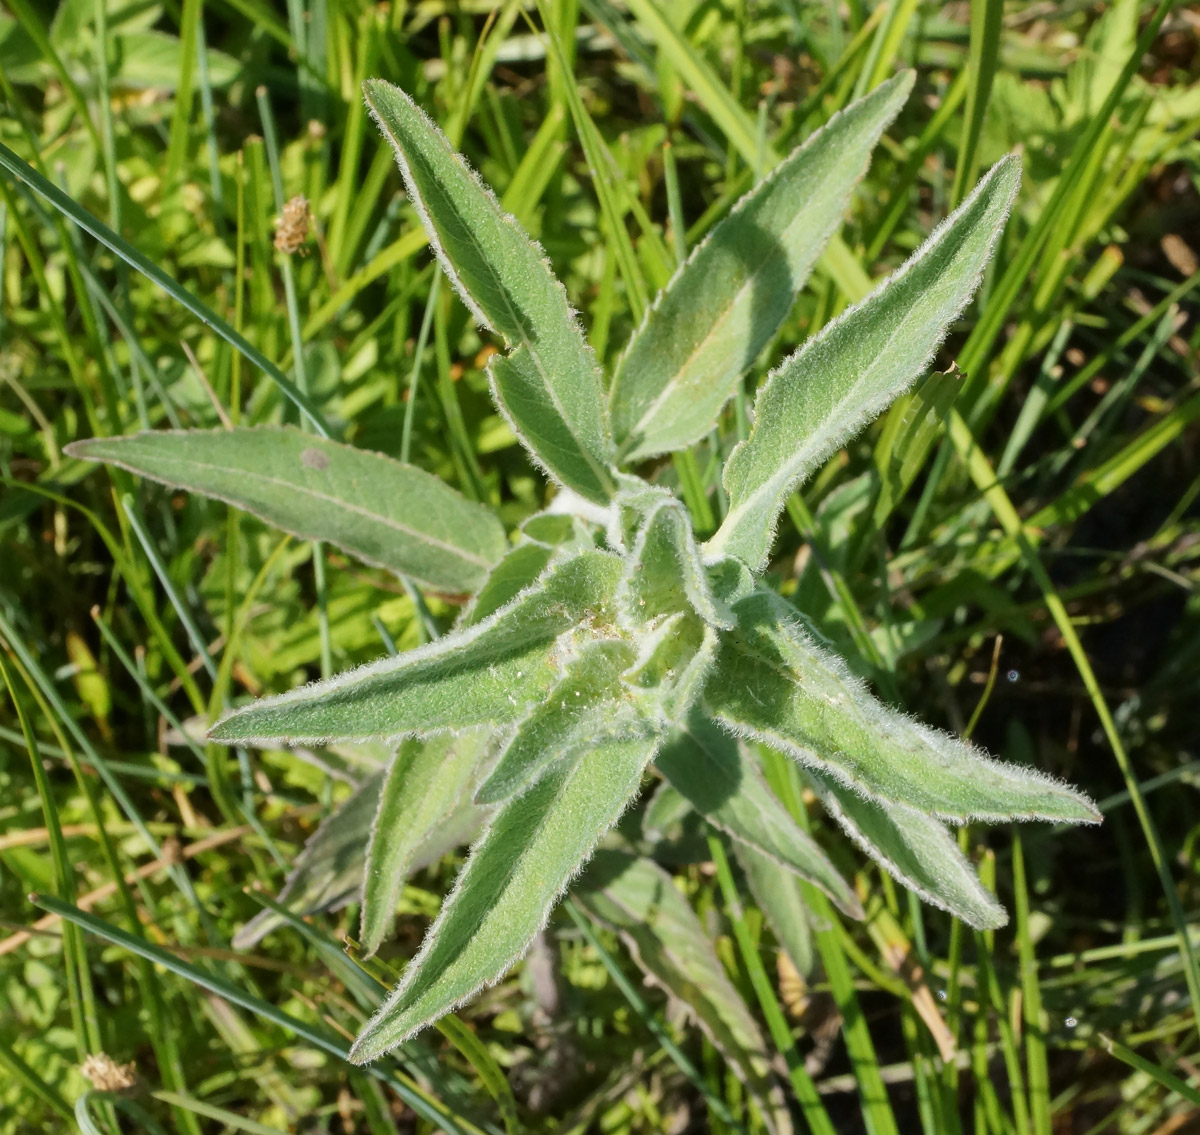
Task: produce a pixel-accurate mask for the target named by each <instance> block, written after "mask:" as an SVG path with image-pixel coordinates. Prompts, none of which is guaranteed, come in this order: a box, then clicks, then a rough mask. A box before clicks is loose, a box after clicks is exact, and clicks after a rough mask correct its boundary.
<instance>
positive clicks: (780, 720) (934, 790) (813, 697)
mask: <svg viewBox="0 0 1200 1135" xmlns="http://www.w3.org/2000/svg"><path fill="white" fill-rule="evenodd" d="M734 611H735V613H736V614H737V616H738V624H739V625H738V630H737V631H736V632H734V633H733V634H731V635H729V636H727V637H726V639H725V640H724V642H723V645H722V651H721V654H720V656H719V658H718V661H717V666H716V670H715V672H714V674H713V676H712V678H711V679H710V680H709V682H708V684H707V685H706V686H705V692H704V698H705V702H706V703H707V706H708V708H709V711H710V712H711V713H712V714H713V715H714V716H715V717H716V718H717V719H718V720H719V721H720V722H721V723H722V724H723V725H725V726H726V727H727V728H729V729H730V730H731V731H733V732H734V733H737V734H739V735H742V736H747V737H753V738H755V739H756V740H759V741H762V742H764V743H765V744H768V745H771V746H772V747H774V748H776V749H778V750H779V751H780V752H782V753H785V754H787V755H788V756H790V757H792V758H793V759H794V760H796V761H798V762H799V763H800V764H802V765H805V766H807V767H809V768H814V769H817V770H818V771H820V772H822V773H825V774H828V775H829V776H831V777H833V778H835V779H836V780H838V781H839V782H840V783H842V784H843V785H845V786H846V787H847V788H849V789H850V790H852V791H854V792H858V793H861V794H864V795H868V796H871V797H874V798H876V799H879V800H883V801H886V802H890V803H895V804H907V805H909V806H910V807H912V808H915V809H918V810H920V811H923V812H929V813H932V814H933V815H935V816H939V817H941V818H942V819H945V820H949V821H951V822H955V823H965V822H967V821H968V820H972V819H989V820H1008V819H1046V820H1059V821H1063V822H1066V823H1096V822H1098V821H1099V820H1100V814H1099V813H1098V812H1097V811H1096V810H1095V806H1094V805H1093V804H1092V803H1091V801H1090V800H1088V799H1087V798H1086V797H1085V796H1082V795H1080V794H1079V793H1077V792H1075V791H1074V790H1072V789H1070V788H1068V787H1066V786H1065V785H1063V784H1060V783H1058V782H1057V781H1054V780H1052V779H1050V777H1048V776H1046V775H1045V774H1043V773H1039V772H1037V771H1035V770H1033V769H1028V768H1023V767H1021V766H1018V765H1010V764H1004V763H1002V762H1000V761H995V760H992V759H991V758H990V757H987V756H985V755H984V754H983V753H982V752H980V751H979V750H978V749H976V748H974V747H972V746H970V745H968V744H967V743H965V742H963V741H960V740H959V739H958V738H956V737H953V736H951V735H950V734H948V733H941V732H939V731H937V730H934V729H930V728H929V727H928V726H926V725H923V724H921V723H919V722H917V721H915V720H913V719H912V718H910V717H907V716H905V715H904V714H902V713H900V712H899V711H897V710H894V709H891V708H889V707H888V706H886V705H884V704H883V703H882V702H880V701H878V700H877V699H876V698H875V697H873V696H872V695H871V694H870V693H869V692H868V691H867V690H866V688H865V687H864V686H863V684H862V682H861V681H859V680H858V679H857V678H855V677H854V676H853V675H852V674H851V673H850V671H849V670H848V669H847V668H846V665H845V663H843V662H842V660H841V659H840V658H838V657H837V656H835V655H833V654H832V653H830V652H829V651H827V650H826V649H824V648H823V647H821V646H820V645H818V642H817V640H816V638H814V636H813V635H812V633H811V632H810V631H809V630H808V629H807V628H806V625H805V624H804V622H803V620H802V618H801V616H800V614H799V612H797V611H796V609H795V608H794V607H792V606H791V604H789V603H788V602H787V601H786V600H784V599H781V598H779V597H778V596H776V595H773V594H771V593H769V592H765V591H760V592H758V593H756V594H755V595H752V596H750V597H749V598H747V599H743V600H742V601H741V602H740V603H738V605H737V606H736V607H735V608H734Z"/></svg>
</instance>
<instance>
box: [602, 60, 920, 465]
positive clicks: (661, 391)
mask: <svg viewBox="0 0 1200 1135" xmlns="http://www.w3.org/2000/svg"><path fill="white" fill-rule="evenodd" d="M912 84H913V75H912V72H906V73H904V74H903V75H898V76H896V77H895V78H894V79H891V80H889V81H888V82H887V83H884V84H883V85H882V86H880V87H878V88H877V89H876V90H875V91H873V92H872V93H871V94H870V95H868V96H867V97H866V98H864V99H862V100H860V101H859V102H856V103H854V104H852V105H851V106H849V107H847V108H846V109H845V110H844V111H842V112H841V113H839V114H835V115H834V116H833V118H831V119H830V120H829V122H828V123H827V124H826V125H825V126H824V127H823V128H822V129H821V130H818V131H817V132H816V133H815V134H814V135H812V137H811V138H809V140H808V141H807V142H806V143H805V144H804V145H803V146H801V147H800V148H799V149H797V150H795V151H793V153H792V154H791V155H790V156H789V157H787V158H786V159H785V160H784V161H782V162H781V163H780V164H779V165H778V166H776V167H775V169H774V170H772V171H771V173H770V174H769V175H768V176H767V177H766V178H765V179H764V180H763V181H762V182H761V183H760V184H759V185H757V186H756V187H755V188H754V189H753V190H751V191H750V192H749V193H748V194H746V196H745V197H743V198H742V199H741V201H739V202H738V204H737V205H736V206H735V208H734V209H733V211H732V212H731V213H730V214H729V215H728V216H727V217H726V218H725V219H724V220H722V221H721V222H720V223H719V224H718V225H717V226H716V227H715V228H714V229H713V230H712V232H711V233H710V234H709V235H708V237H707V238H706V239H705V240H704V241H703V242H702V243H701V244H699V245H697V247H696V248H695V249H694V250H693V252H692V254H691V255H690V256H689V257H688V259H687V260H686V261H685V262H684V263H683V265H682V266H681V267H680V269H679V271H678V272H676V274H675V276H674V277H673V278H672V279H671V281H670V283H669V284H668V285H667V286H666V288H664V289H663V291H662V292H661V293H660V294H659V296H658V298H657V299H656V300H655V302H654V305H653V307H652V308H651V309H650V310H649V312H648V313H647V315H646V318H645V320H644V321H643V322H642V324H641V326H640V327H639V328H638V329H637V330H636V331H635V333H634V335H633V338H632V339H631V340H630V343H629V346H628V348H627V349H626V351H625V353H624V355H623V356H622V358H621V360H620V362H619V363H618V365H617V370H616V373H615V375H614V376H613V385H612V390H611V392H610V396H609V407H610V412H611V415H612V425H613V433H614V435H615V438H616V443H617V450H618V453H619V454H620V456H621V458H622V459H623V460H625V461H629V462H635V461H640V460H643V459H645V458H647V457H653V456H655V455H656V454H660V453H667V452H670V451H672V450H676V449H682V448H683V447H684V446H687V445H690V444H692V443H693V442H694V441H697V440H699V439H700V438H701V437H703V436H704V435H705V434H706V433H707V432H708V431H709V430H710V429H712V426H713V422H714V420H715V419H716V416H717V414H718V413H719V411H720V409H721V407H722V406H723V405H724V404H725V402H726V401H727V400H728V398H729V397H730V396H731V395H732V394H733V390H734V385H735V383H736V382H737V380H738V378H739V377H740V376H741V375H742V374H743V373H745V371H746V369H747V368H748V367H749V366H750V364H751V363H752V362H753V361H754V359H755V357H756V356H757V355H758V353H759V351H761V350H762V348H763V347H764V346H765V345H766V343H767V341H768V340H769V339H770V338H771V336H772V335H774V333H775V332H776V330H777V329H778V328H779V325H780V324H781V323H782V322H783V320H784V319H785V318H786V317H787V314H788V312H789V311H790V310H791V307H792V302H793V300H794V299H795V296H796V293H797V292H798V291H799V290H800V288H801V287H802V286H803V285H804V282H805V280H806V279H807V278H808V275H809V273H810V272H811V270H812V267H813V265H814V264H815V263H816V260H817V257H818V256H819V255H820V253H821V250H822V249H823V248H824V247H825V245H826V243H827V242H828V240H829V238H830V237H831V236H832V235H833V233H834V232H835V231H836V229H837V227H838V225H840V224H841V222H842V218H843V216H844V214H845V212H846V207H847V205H848V203H849V201H850V195H851V193H852V192H853V190H854V187H855V185H857V184H858V182H859V180H860V179H861V178H862V176H863V174H864V173H865V172H866V169H867V165H868V163H869V161H870V156H871V151H872V150H873V149H874V148H875V144H876V143H877V142H878V141H879V137H880V135H881V134H882V133H883V131H884V129H885V128H886V127H887V125H888V123H889V122H891V120H892V119H893V118H894V117H895V116H896V114H897V112H898V111H899V109H900V107H901V106H903V104H904V102H905V100H906V99H907V98H908V94H909V92H910V91H911V90H912Z"/></svg>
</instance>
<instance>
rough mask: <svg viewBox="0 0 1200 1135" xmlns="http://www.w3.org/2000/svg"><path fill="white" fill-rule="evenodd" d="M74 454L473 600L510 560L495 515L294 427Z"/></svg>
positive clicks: (87, 448) (427, 477)
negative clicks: (218, 502) (232, 507)
mask: <svg viewBox="0 0 1200 1135" xmlns="http://www.w3.org/2000/svg"><path fill="white" fill-rule="evenodd" d="M67 451H68V452H69V453H70V454H71V455H72V456H74V457H82V458H85V459H87V460H89V461H106V462H108V463H110V464H113V465H119V466H120V467H121V468H122V469H128V470H130V471H131V472H134V473H140V474H141V475H142V476H144V477H149V478H151V479H152V480H155V481H161V482H162V483H163V484H167V485H174V486H177V487H179V488H182V489H188V490H190V491H191V492H195V493H200V494H202V495H204V496H206V497H215V498H216V499H217V500H222V501H225V502H226V503H228V504H232V505H236V506H237V507H238V508H241V509H245V511H247V512H249V513H253V515H255V516H257V517H259V518H260V519H261V520H265V521H266V522H267V523H268V524H272V525H274V526H275V527H276V528H281V529H283V531H285V532H290V533H292V535H294V536H301V537H304V538H305V539H310V540H326V541H328V542H329V543H330V544H335V545H337V547H339V548H344V549H345V550H346V551H347V552H350V553H351V554H352V555H355V556H357V557H358V558H359V559H361V560H365V561H366V562H367V563H370V564H376V565H377V566H379V567H384V568H389V569H390V570H392V571H395V572H399V573H400V574H402V575H407V576H409V577H410V578H411V579H413V580H416V581H417V582H418V583H423V584H425V585H426V586H428V587H432V588H435V589H437V590H439V591H445V592H449V593H455V594H457V593H470V592H473V591H476V590H477V589H478V588H479V587H480V586H481V585H482V584H483V582H484V581H485V580H486V579H487V577H488V572H489V570H490V569H491V568H492V566H493V565H494V564H496V563H497V562H498V561H499V559H500V557H501V556H503V555H504V551H505V545H506V540H505V538H504V528H503V526H502V525H501V524H500V521H499V520H497V519H496V516H495V514H494V513H493V512H492V511H491V509H489V508H487V507H485V506H484V505H481V504H476V503H475V502H473V501H469V500H467V499H466V498H465V497H463V496H461V495H460V494H459V493H457V492H455V491H454V490H453V489H452V488H450V486H449V485H447V484H445V483H444V482H442V481H440V480H438V478H437V477H434V476H432V475H431V474H429V473H426V472H424V471H423V470H421V469H417V468H414V467H413V466H411V465H403V464H401V463H400V462H399V461H394V460H392V458H390V457H385V456H384V455H383V454H382V453H372V452H370V451H369V450H365V449H355V448H354V447H353V446H350V445H341V444H339V443H337V442H334V441H328V440H327V439H325V438H319V437H314V436H313V435H312V434H305V433H301V432H300V431H299V430H295V429H287V428H282V429H281V428H277V427H273V426H255V427H253V428H239V429H232V430H160V431H155V432H152V433H141V434H134V435H132V436H130V437H114V438H91V439H90V440H87V441H77V442H75V443H73V444H72V445H70V446H68V447H67Z"/></svg>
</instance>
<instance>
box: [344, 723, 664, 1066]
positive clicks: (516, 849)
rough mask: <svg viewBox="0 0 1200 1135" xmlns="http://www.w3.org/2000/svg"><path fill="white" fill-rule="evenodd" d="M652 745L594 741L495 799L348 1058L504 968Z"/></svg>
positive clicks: (628, 791) (630, 788)
mask: <svg viewBox="0 0 1200 1135" xmlns="http://www.w3.org/2000/svg"><path fill="white" fill-rule="evenodd" d="M654 746H655V742H654V741H653V740H649V739H639V740H635V741H611V742H602V743H600V744H597V745H595V746H594V747H592V748H589V749H585V750H583V751H582V752H581V753H580V754H579V755H578V757H577V758H576V759H575V760H574V761H569V762H564V763H563V764H560V765H559V766H558V767H557V768H555V769H553V770H551V771H550V772H549V773H547V774H546V775H545V776H544V777H542V779H541V780H539V781H538V782H537V784H535V785H534V786H533V787H532V788H531V789H530V790H529V791H528V792H526V793H525V794H524V795H522V796H518V797H515V798H514V799H512V800H510V801H508V802H507V803H506V804H504V805H503V806H502V807H501V808H500V810H499V811H498V812H497V813H496V815H495V818H494V819H493V820H492V822H491V824H490V825H489V827H488V829H487V831H486V832H485V833H484V834H483V836H482V838H481V839H480V841H479V843H478V844H477V845H476V846H475V848H474V849H473V850H472V852H471V856H470V858H469V859H468V860H467V864H466V866H465V867H464V868H463V871H462V874H461V875H460V876H459V879H458V882H457V883H456V884H455V887H454V890H453V892H452V893H451V894H450V896H449V898H448V899H447V900H446V902H445V904H444V905H443V907H442V910H441V913H440V914H439V915H438V917H437V920H436V921H435V922H434V924H433V926H432V927H431V928H430V930H429V933H428V934H427V935H426V937H425V941H424V942H423V943H422V945H421V949H420V951H419V952H418V953H417V956H416V957H415V958H414V959H413V961H412V962H411V963H410V965H409V967H408V969H406V970H405V972H404V977H403V979H402V980H401V982H400V984H399V986H397V988H396V990H395V991H394V992H393V993H392V994H391V996H390V997H388V999H387V1001H386V1002H385V1003H384V1005H383V1007H382V1008H381V1009H380V1010H379V1012H378V1013H376V1014H375V1016H374V1017H372V1018H371V1020H370V1021H368V1022H367V1024H366V1027H365V1028H364V1029H363V1031H362V1033H361V1034H360V1035H359V1037H358V1039H357V1040H356V1041H355V1042H354V1047H353V1048H352V1049H351V1050H350V1059H351V1060H354V1061H356V1062H358V1063H364V1062H366V1061H368V1060H374V1059H375V1058H376V1057H377V1056H381V1055H383V1053H385V1052H387V1051H388V1050H389V1049H392V1048H395V1047H396V1045H398V1044H401V1043H403V1042H404V1041H405V1040H406V1039H407V1038H408V1037H410V1036H412V1034H413V1033H415V1032H417V1031H418V1030H420V1029H422V1028H424V1027H425V1026H426V1025H428V1024H430V1023H431V1022H433V1021H435V1020H437V1018H438V1017H440V1016H442V1015H443V1014H444V1013H448V1012H449V1011H450V1010H451V1009H453V1008H454V1007H455V1006H456V1005H458V1004H461V1003H462V1002H463V1001H465V1000H466V999H467V998H468V997H470V996H471V995H472V994H474V993H475V992H476V991H477V990H479V989H480V988H481V987H483V986H485V985H490V984H491V983H493V982H495V981H498V980H499V979H500V978H501V977H503V976H504V974H505V973H506V972H507V971H508V969H509V968H510V967H511V966H512V965H513V963H514V962H516V961H517V959H518V958H520V957H521V956H522V955H523V954H524V953H525V951H526V949H528V947H529V943H530V942H531V941H532V940H533V937H534V935H535V934H537V932H538V931H539V930H541V929H542V927H543V926H544V925H545V924H546V919H547V918H548V917H549V914H550V910H551V908H552V907H553V906H554V904H555V902H557V900H558V896H559V895H560V894H562V892H563V889H564V888H565V887H566V885H567V884H568V883H569V882H570V880H571V879H572V877H573V876H574V875H575V873H576V872H577V871H578V870H579V868H580V866H581V865H582V864H583V863H585V862H586V861H587V859H588V858H589V856H590V855H591V853H592V851H593V849H594V848H595V846H596V843H597V842H598V841H599V839H600V837H601V836H602V835H603V834H604V833H605V832H606V831H608V829H609V828H610V827H612V825H613V824H614V823H616V821H617V819H618V817H619V816H620V815H621V813H622V812H623V811H624V810H625V808H626V806H627V805H628V804H629V802H630V800H631V799H632V798H633V797H634V795H635V794H636V793H637V790H638V785H639V783H640V782H641V777H642V770H643V769H644V768H645V767H646V764H647V762H648V761H649V760H650V759H651V757H653V755H654Z"/></svg>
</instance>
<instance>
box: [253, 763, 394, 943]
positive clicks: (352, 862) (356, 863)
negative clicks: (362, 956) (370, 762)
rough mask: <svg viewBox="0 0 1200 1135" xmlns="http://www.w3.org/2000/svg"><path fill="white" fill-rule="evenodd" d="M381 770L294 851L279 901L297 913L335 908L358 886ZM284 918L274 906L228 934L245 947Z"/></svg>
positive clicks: (381, 780) (351, 896) (353, 892)
mask: <svg viewBox="0 0 1200 1135" xmlns="http://www.w3.org/2000/svg"><path fill="white" fill-rule="evenodd" d="M383 777H384V772H383V770H382V769H380V770H379V771H378V772H376V773H373V774H372V775H371V776H369V777H367V779H366V780H364V781H363V782H362V784H360V785H359V786H358V787H357V788H356V789H355V790H354V791H353V792H352V793H351V794H350V795H349V796H348V797H347V798H346V799H345V800H344V801H343V802H342V803H341V804H340V805H338V807H337V808H336V809H335V810H334V811H333V812H332V813H331V814H330V815H329V816H328V817H327V818H326V820H325V822H324V823H323V824H321V826H320V827H319V828H317V830H316V832H315V833H314V834H313V836H312V838H311V839H309V841H308V842H307V843H306V844H305V845H304V850H303V851H302V852H301V853H300V854H299V856H297V858H296V865H295V867H293V868H292V873H291V874H290V875H289V876H288V878H287V882H286V883H285V884H284V887H283V890H282V891H280V893H279V903H280V905H281V906H285V907H287V908H288V909H290V910H296V911H299V912H300V913H302V914H313V913H316V912H317V911H322V910H337V908H338V907H340V906H344V905H345V904H346V903H348V902H351V901H352V900H353V899H354V898H355V897H356V896H357V895H358V893H359V891H360V890H361V889H362V884H363V862H364V858H365V854H366V842H365V841H364V839H363V833H364V832H366V831H369V830H370V827H371V817H372V816H374V814H375V808H376V805H377V804H378V802H379V792H380V789H381V787H382V785H383ZM285 921H286V920H285V919H284V917H283V916H282V915H281V914H279V913H278V912H277V911H274V910H263V911H261V912H259V914H257V915H256V916H255V917H254V918H252V919H251V920H250V921H249V922H247V923H246V925H245V926H243V927H242V928H241V930H239V931H238V932H237V933H236V934H235V935H234V937H233V946H234V948H235V949H238V950H246V949H249V948H250V947H251V946H253V945H254V944H255V942H257V941H259V939H260V938H262V937H263V936H264V935H266V934H269V933H270V932H271V931H272V930H274V929H275V928H276V927H277V926H280V925H282V924H283V923H284V922H285Z"/></svg>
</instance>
